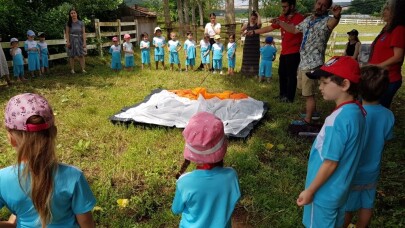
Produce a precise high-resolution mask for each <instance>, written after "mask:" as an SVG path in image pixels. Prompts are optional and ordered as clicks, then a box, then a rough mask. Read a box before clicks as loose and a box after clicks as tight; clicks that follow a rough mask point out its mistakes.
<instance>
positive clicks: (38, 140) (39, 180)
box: [8, 115, 58, 227]
mask: <svg viewBox="0 0 405 228" xmlns="http://www.w3.org/2000/svg"><path fill="white" fill-rule="evenodd" d="M43 123H45V120H44V118H42V117H41V116H38V115H34V116H31V117H29V118H28V120H27V124H43ZM8 131H9V133H10V134H11V135H12V136H13V137H14V138H15V140H16V143H17V145H16V150H17V155H18V160H17V163H18V167H23V169H22V171H20V169H19V168H18V181H19V183H20V186H21V188H22V189H24V191H25V192H26V193H27V195H28V196H30V198H31V200H32V202H33V204H34V207H35V209H36V210H37V212H38V214H39V217H40V219H41V223H42V227H46V225H47V224H49V223H50V222H51V220H52V214H51V198H52V195H53V186H54V181H53V178H54V174H55V172H56V169H57V165H58V162H57V160H56V154H55V139H56V134H57V129H56V127H55V126H54V125H53V126H51V127H49V128H48V129H45V130H42V131H37V132H27V131H20V130H12V129H8Z"/></svg>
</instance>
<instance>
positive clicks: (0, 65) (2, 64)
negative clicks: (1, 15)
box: [0, 37, 11, 85]
mask: <svg viewBox="0 0 405 228" xmlns="http://www.w3.org/2000/svg"><path fill="white" fill-rule="evenodd" d="M0 41H1V37H0ZM9 75H10V72H9V71H8V65H7V60H6V56H5V55H4V51H3V48H2V47H1V44H0V76H1V77H3V76H4V78H5V79H6V82H7V85H11V81H10V76H9Z"/></svg>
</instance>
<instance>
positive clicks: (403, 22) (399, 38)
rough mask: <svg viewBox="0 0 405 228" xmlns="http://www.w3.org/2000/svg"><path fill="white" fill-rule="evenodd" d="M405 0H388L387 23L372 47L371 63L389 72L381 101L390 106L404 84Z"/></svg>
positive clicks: (385, 8)
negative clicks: (402, 71)
mask: <svg viewBox="0 0 405 228" xmlns="http://www.w3.org/2000/svg"><path fill="white" fill-rule="evenodd" d="M404 12H405V1H403V0H388V1H387V3H386V4H385V6H384V9H383V20H384V21H385V22H386V23H387V24H386V25H385V26H384V28H383V29H382V31H381V32H380V34H379V35H378V36H377V38H376V39H375V40H374V42H373V44H372V47H371V54H370V59H369V64H371V65H376V66H379V67H382V68H385V69H387V70H388V72H389V78H390V85H389V86H388V89H387V91H386V93H385V94H384V96H383V98H381V100H380V103H381V104H382V105H383V106H384V107H386V108H389V107H390V105H391V102H392V99H393V97H394V95H395V93H396V92H397V91H398V89H399V88H400V87H401V84H402V75H401V67H402V64H403V62H404V49H405V14H404Z"/></svg>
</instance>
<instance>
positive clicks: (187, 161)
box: [176, 159, 190, 179]
mask: <svg viewBox="0 0 405 228" xmlns="http://www.w3.org/2000/svg"><path fill="white" fill-rule="evenodd" d="M189 165H190V160H187V159H184V162H183V164H182V165H181V168H180V170H179V172H178V173H177V174H176V179H179V177H180V176H181V175H182V174H183V173H184V172H185V171H186V169H187V168H188V166H189Z"/></svg>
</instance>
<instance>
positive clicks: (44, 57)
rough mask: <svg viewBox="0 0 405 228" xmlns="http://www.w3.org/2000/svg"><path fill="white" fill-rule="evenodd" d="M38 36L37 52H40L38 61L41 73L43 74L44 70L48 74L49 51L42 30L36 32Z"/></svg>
mask: <svg viewBox="0 0 405 228" xmlns="http://www.w3.org/2000/svg"><path fill="white" fill-rule="evenodd" d="M38 37H39V42H38V46H39V53H40V58H39V62H40V65H41V73H42V74H45V72H46V73H47V74H48V73H49V51H48V44H47V43H46V41H45V33H44V32H39V33H38Z"/></svg>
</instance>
